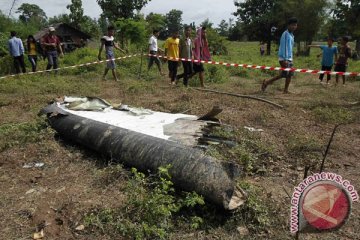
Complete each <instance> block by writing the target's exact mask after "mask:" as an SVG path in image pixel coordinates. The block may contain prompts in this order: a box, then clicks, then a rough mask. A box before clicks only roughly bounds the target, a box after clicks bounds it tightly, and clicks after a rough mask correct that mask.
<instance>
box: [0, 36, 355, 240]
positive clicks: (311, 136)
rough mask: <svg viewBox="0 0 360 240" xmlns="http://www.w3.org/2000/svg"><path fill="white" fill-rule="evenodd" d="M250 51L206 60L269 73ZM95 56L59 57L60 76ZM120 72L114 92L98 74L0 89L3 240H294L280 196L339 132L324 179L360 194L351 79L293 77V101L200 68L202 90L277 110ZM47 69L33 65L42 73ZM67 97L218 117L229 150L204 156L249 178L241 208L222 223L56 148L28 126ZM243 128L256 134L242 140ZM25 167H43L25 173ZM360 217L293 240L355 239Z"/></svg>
mask: <svg viewBox="0 0 360 240" xmlns="http://www.w3.org/2000/svg"><path fill="white" fill-rule="evenodd" d="M258 47H259V46H258V43H234V42H233V43H228V50H229V55H227V56H215V57H214V60H218V61H224V62H231V63H246V64H257V65H268V66H277V65H278V63H277V57H276V55H275V54H272V56H265V57H261V56H260V54H259V51H258ZM317 53H319V50H317V49H314V50H312V54H311V56H310V57H298V58H296V59H295V67H298V68H310V69H318V68H319V67H320V59H317V58H316V54H317ZM96 56H97V50H96V49H81V50H79V51H77V52H75V53H72V54H69V55H67V56H65V58H64V59H62V60H61V63H60V66H69V65H73V64H78V63H83V62H89V61H94V60H95V59H96ZM118 66H119V67H118V68H117V72H118V74H119V76H120V81H119V82H115V81H112V80H111V76H110V75H109V76H108V80H107V81H102V80H101V75H102V72H103V67H104V66H103V65H94V66H88V67H83V68H76V69H71V70H64V71H59V73H58V74H57V75H55V74H53V73H52V74H36V75H29V76H17V77H14V78H7V79H3V80H0V115H1V118H0V136H1V138H0V183H1V188H0V215H1V216H2V218H1V220H0V239H29V238H31V237H32V234H33V233H34V232H36V231H38V230H39V229H44V234H45V239H132V238H137V239H143V238H147V239H158V238H164V239H293V236H292V235H291V234H290V233H289V210H290V199H289V197H288V196H287V193H289V194H291V192H292V189H293V187H294V186H296V185H297V184H298V183H300V182H301V180H302V178H303V171H304V167H306V166H309V167H311V169H310V171H311V173H315V172H317V171H318V170H319V167H320V161H321V159H322V154H323V152H324V151H325V148H326V145H327V143H328V141H329V138H330V135H331V133H332V130H333V128H334V126H335V125H337V124H343V125H342V126H341V127H340V128H339V130H338V132H337V134H336V136H335V139H334V142H333V145H332V147H331V151H330V153H329V156H328V159H327V162H326V165H325V167H326V171H332V172H335V173H338V174H341V175H342V176H343V177H344V178H346V179H348V180H350V181H351V183H352V184H353V185H354V186H355V187H357V188H360V178H359V174H358V169H359V167H360V164H359V161H358V159H359V156H360V154H359V153H360V105H359V101H360V91H359V90H360V82H359V80H360V79H359V78H358V79H356V78H349V79H348V84H347V85H346V86H342V85H339V86H334V85H330V86H325V85H322V84H320V83H319V81H318V80H317V75H310V74H300V73H299V74H296V75H295V78H294V79H293V81H292V84H291V86H290V91H291V92H293V93H292V94H290V95H283V94H282V89H283V85H284V82H283V80H281V81H279V82H277V83H275V84H274V85H272V86H269V88H268V89H267V92H266V93H262V92H261V91H260V85H261V82H262V80H263V79H266V78H269V77H271V76H274V75H275V74H276V72H270V71H260V70H249V69H242V68H229V67H223V66H213V65H207V66H206V85H207V87H208V88H209V89H216V90H220V91H226V92H231V93H238V94H248V95H254V96H258V97H262V98H265V99H268V100H271V101H274V102H276V103H278V104H281V105H283V106H284V108H283V109H279V108H276V107H274V106H271V105H268V104H265V103H262V102H258V101H253V100H248V99H242V98H235V97H231V96H227V95H217V94H214V93H207V92H199V91H197V90H195V89H194V88H192V87H197V86H199V83H198V79H197V78H194V79H192V80H191V83H190V86H191V87H190V88H184V87H182V86H181V84H179V86H177V87H170V86H169V85H168V81H169V80H168V79H167V78H165V77H160V76H159V74H158V73H157V71H156V69H155V67H154V68H153V69H152V70H151V71H150V73H149V74H147V73H146V70H145V69H146V59H145V58H144V59H143V66H142V74H141V78H139V71H140V58H132V59H127V60H123V61H120V62H118ZM44 67H45V62H40V66H39V69H43V68H44ZM164 69H166V66H165V65H164ZM179 71H180V72H181V71H182V69H179ZM349 71H354V72H360V62H359V61H358V62H354V61H351V62H350V65H349ZM333 80H334V79H333ZM333 80H332V82H334V81H333ZM64 95H67V96H69V95H70V96H98V97H101V98H104V99H106V100H108V101H110V102H111V103H114V104H118V103H124V104H128V105H132V106H137V107H144V108H149V109H152V110H157V111H164V112H171V113H179V112H184V111H187V113H188V114H194V115H202V114H204V113H205V112H207V111H208V110H209V109H211V108H212V107H213V106H214V105H218V106H221V107H222V108H223V112H222V113H221V114H220V118H221V121H222V122H223V123H224V124H226V125H230V126H231V127H223V128H219V129H217V132H216V134H218V135H220V136H225V137H226V138H228V139H230V140H231V141H233V142H236V145H235V146H226V145H224V146H223V145H221V146H213V147H211V148H209V149H208V150H207V154H210V155H212V156H216V157H218V158H219V159H222V160H223V161H233V162H236V163H238V164H240V165H242V166H243V167H244V171H245V175H246V176H245V177H243V178H241V179H239V182H238V184H239V185H240V186H241V187H243V188H244V189H246V190H247V192H248V193H249V200H248V202H247V203H246V204H245V206H243V207H242V208H241V209H239V210H237V211H236V212H231V213H227V212H224V211H222V210H220V209H218V208H216V207H215V206H213V205H211V204H210V203H204V202H203V201H202V198H201V196H196V195H192V194H185V193H181V192H177V191H176V192H175V193H174V192H172V191H160V190H159V189H164V188H161V187H164V186H165V187H166V189H169V188H170V189H171V188H172V187H171V184H170V186H168V185H166V184H169V183H168V182H167V181H165V182H164V181H163V180H161V178H159V176H157V175H155V176H145V175H143V174H141V173H138V172H137V171H134V170H131V169H128V168H126V167H123V166H118V165H114V164H112V163H111V160H109V159H106V160H105V159H103V158H102V157H101V156H100V155H97V154H95V153H93V152H91V151H88V150H86V149H84V148H81V147H79V146H77V145H73V144H71V143H68V142H66V141H64V140H63V139H61V138H60V137H59V136H57V135H56V133H55V132H54V131H53V130H52V129H51V128H49V127H48V126H47V124H46V121H45V119H44V118H43V117H38V116H37V114H38V112H39V110H40V109H41V108H42V107H44V106H45V105H46V104H47V103H48V102H50V101H51V100H52V99H54V98H56V97H58V96H64ZM245 126H246V127H254V128H259V129H260V128H261V129H263V130H264V132H261V133H260V132H249V131H248V130H246V129H244V127H245ZM31 162H41V163H44V164H45V165H44V167H42V168H33V169H26V168H23V165H24V164H26V163H31ZM163 171H165V172H166V170H163ZM164 184H165V185H164ZM156 189H158V190H156ZM155 190H156V191H155ZM185 203H186V204H185ZM359 216H360V206H359V204H358V203H355V204H354V205H353V213H352V215H351V217H350V219H349V221H348V223H347V224H346V225H345V226H344V227H343V228H342V229H340V230H339V231H336V232H333V233H323V234H302V235H301V236H300V239H358V233H359V225H360V218H359ZM44 226H45V227H44Z"/></svg>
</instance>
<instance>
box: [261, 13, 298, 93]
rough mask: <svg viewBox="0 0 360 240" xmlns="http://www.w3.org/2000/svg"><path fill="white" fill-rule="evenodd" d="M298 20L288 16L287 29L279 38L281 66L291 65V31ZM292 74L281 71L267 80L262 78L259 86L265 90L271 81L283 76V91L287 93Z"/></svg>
mask: <svg viewBox="0 0 360 240" xmlns="http://www.w3.org/2000/svg"><path fill="white" fill-rule="evenodd" d="M297 23H298V20H297V19H296V18H290V19H289V21H288V29H287V30H286V31H285V32H284V33H283V34H282V36H281V39H280V46H279V54H278V56H279V62H280V66H281V67H282V68H292V67H293V48H294V43H295V41H294V35H293V32H294V31H295V30H296V29H297ZM293 75H294V73H293V72H290V71H281V72H280V75H279V76H276V77H273V78H271V79H269V80H264V81H263V84H262V86H261V90H262V91H265V90H266V87H267V86H268V85H270V84H272V83H273V82H275V81H277V80H279V79H281V78H285V79H286V80H285V88H284V93H285V94H287V93H289V85H290V82H291V77H292V76H293Z"/></svg>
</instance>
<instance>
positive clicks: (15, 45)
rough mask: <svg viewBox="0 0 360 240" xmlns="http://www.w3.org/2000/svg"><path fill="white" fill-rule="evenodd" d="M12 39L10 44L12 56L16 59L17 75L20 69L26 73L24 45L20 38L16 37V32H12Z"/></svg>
mask: <svg viewBox="0 0 360 240" xmlns="http://www.w3.org/2000/svg"><path fill="white" fill-rule="evenodd" d="M10 34H11V38H10V40H9V42H8V44H9V52H10V55H11V56H12V57H13V58H14V67H15V71H16V74H19V73H20V67H21V70H22V72H23V73H25V72H26V69H25V62H24V45H23V43H22V41H21V39H20V38H17V37H16V32H15V31H11V32H10Z"/></svg>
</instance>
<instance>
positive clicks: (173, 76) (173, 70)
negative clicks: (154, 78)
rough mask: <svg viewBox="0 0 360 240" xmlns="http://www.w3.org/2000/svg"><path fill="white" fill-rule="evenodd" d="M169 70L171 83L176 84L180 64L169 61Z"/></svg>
mask: <svg viewBox="0 0 360 240" xmlns="http://www.w3.org/2000/svg"><path fill="white" fill-rule="evenodd" d="M168 68H169V77H170V78H171V82H174V81H175V80H176V75H177V69H178V62H176V61H170V60H169V61H168Z"/></svg>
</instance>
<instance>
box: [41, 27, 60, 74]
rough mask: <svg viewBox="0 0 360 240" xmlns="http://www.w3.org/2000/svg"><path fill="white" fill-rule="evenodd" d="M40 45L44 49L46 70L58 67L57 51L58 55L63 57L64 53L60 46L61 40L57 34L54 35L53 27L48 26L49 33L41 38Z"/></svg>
mask: <svg viewBox="0 0 360 240" xmlns="http://www.w3.org/2000/svg"><path fill="white" fill-rule="evenodd" d="M41 44H42V46H43V47H44V49H45V51H46V56H47V59H48V64H47V66H46V70H50V69H51V68H53V69H57V68H58V51H59V52H60V56H61V57H63V56H64V53H63V51H62V48H61V42H60V39H59V37H58V36H56V35H55V28H54V27H49V33H48V34H47V35H46V36H45V37H44V38H43V39H42V42H41Z"/></svg>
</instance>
